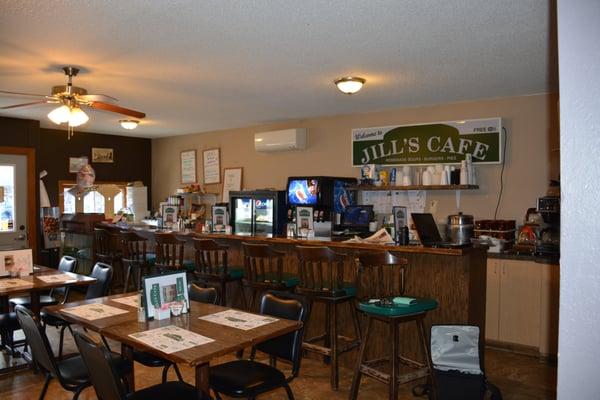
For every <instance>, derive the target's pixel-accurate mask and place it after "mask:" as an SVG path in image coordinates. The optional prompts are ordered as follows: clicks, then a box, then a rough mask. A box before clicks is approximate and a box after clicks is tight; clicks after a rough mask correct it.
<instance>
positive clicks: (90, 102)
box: [0, 67, 146, 139]
mask: <svg viewBox="0 0 600 400" xmlns="http://www.w3.org/2000/svg"><path fill="white" fill-rule="evenodd" d="M63 71H64V72H65V75H66V76H67V84H66V85H59V86H54V87H53V88H52V92H51V93H52V94H51V95H50V96H48V95H43V94H32V93H20V92H10V91H6V90H0V94H9V95H17V96H28V97H42V98H43V99H41V100H37V101H32V102H29V103H22V104H14V105H10V106H5V107H0V110H7V109H10V108H17V107H26V106H32V105H35V104H43V103H47V104H60V105H59V107H58V108H55V109H54V110H52V111H50V113H49V114H48V118H49V119H50V120H51V121H52V122H54V123H55V124H57V125H60V124H62V123H65V122H66V123H67V124H68V138H69V139H70V138H71V136H73V128H75V127H77V126H80V125H83V124H85V123H86V122H87V121H88V120H89V117H88V115H87V114H86V113H85V112H84V111H83V110H82V107H89V108H92V109H98V110H104V111H110V112H114V113H117V114H122V115H127V116H129V117H134V118H137V119H142V118H144V117H145V116H146V114H144V113H143V112H140V111H135V110H130V109H128V108H124V107H119V106H117V105H115V104H113V103H114V102H116V101H118V100H117V99H115V98H114V97H111V96H107V95H105V94H88V91H87V90H86V89H84V88H81V87H77V86H73V77H75V76H77V74H78V73H79V68H75V67H63ZM119 122H120V123H121V126H122V127H123V128H125V129H134V128H135V127H136V126H137V124H138V123H139V121H138V120H134V119H129V120H120V121H119Z"/></svg>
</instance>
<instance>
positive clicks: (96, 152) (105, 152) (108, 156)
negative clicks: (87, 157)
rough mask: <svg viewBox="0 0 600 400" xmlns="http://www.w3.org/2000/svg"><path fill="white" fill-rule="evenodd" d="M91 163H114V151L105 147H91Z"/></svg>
mask: <svg viewBox="0 0 600 400" xmlns="http://www.w3.org/2000/svg"><path fill="white" fill-rule="evenodd" d="M92 162H93V163H107V164H112V163H113V162H115V157H114V150H113V149H108V148H105V147H92Z"/></svg>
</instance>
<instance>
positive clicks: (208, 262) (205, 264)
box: [194, 239, 248, 309]
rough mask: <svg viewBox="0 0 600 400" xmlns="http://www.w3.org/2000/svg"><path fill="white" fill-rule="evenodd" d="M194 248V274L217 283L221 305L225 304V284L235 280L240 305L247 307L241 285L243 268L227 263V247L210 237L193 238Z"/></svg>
mask: <svg viewBox="0 0 600 400" xmlns="http://www.w3.org/2000/svg"><path fill="white" fill-rule="evenodd" d="M194 250H195V251H196V269H195V271H194V274H195V275H196V277H197V278H199V279H201V280H204V281H208V282H215V283H217V284H218V285H219V288H220V289H221V293H220V303H221V305H222V306H225V305H226V304H227V284H228V283H229V282H236V283H237V284H238V285H239V290H240V296H241V298H242V306H243V307H244V308H245V309H246V308H248V304H246V296H245V295H244V287H243V285H242V278H243V277H244V268H243V267H238V268H232V267H230V266H229V265H228V263H227V250H228V247H227V246H225V245H222V244H219V243H217V242H215V241H214V240H212V239H194ZM232 304H233V302H232Z"/></svg>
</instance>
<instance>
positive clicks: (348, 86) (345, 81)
mask: <svg viewBox="0 0 600 400" xmlns="http://www.w3.org/2000/svg"><path fill="white" fill-rule="evenodd" d="M366 81H367V80H366V79H364V78H359V77H358V76H344V77H342V78H338V79H336V80H335V81H333V83H335V85H336V86H337V88H338V89H339V90H340V91H341V92H342V93H345V94H354V93H356V92H358V91H359V90H360V89H362V87H363V85H364V84H365V82H366Z"/></svg>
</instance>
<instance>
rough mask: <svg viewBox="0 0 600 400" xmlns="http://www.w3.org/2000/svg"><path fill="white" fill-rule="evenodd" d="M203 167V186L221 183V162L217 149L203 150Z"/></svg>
mask: <svg viewBox="0 0 600 400" xmlns="http://www.w3.org/2000/svg"><path fill="white" fill-rule="evenodd" d="M202 158H203V161H204V162H203V164H202V165H203V166H204V184H205V185H208V184H211V183H221V162H220V156H219V149H210V150H204V151H203V152H202Z"/></svg>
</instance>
